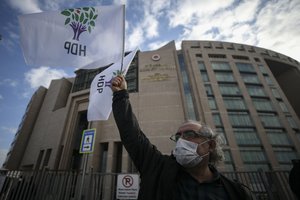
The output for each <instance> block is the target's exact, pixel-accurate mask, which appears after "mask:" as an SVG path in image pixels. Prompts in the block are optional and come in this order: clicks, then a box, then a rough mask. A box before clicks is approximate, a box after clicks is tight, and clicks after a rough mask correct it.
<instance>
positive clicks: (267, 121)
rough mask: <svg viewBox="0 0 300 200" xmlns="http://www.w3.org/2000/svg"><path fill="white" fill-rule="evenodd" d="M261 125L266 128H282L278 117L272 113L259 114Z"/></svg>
mask: <svg viewBox="0 0 300 200" xmlns="http://www.w3.org/2000/svg"><path fill="white" fill-rule="evenodd" d="M259 117H260V120H261V123H262V124H263V126H264V127H281V124H280V121H279V119H278V116H276V115H275V114H271V113H259Z"/></svg>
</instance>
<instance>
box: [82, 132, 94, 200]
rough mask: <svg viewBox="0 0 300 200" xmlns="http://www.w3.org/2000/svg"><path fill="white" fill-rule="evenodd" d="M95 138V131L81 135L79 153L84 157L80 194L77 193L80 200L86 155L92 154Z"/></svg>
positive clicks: (86, 160) (86, 161)
mask: <svg viewBox="0 0 300 200" xmlns="http://www.w3.org/2000/svg"><path fill="white" fill-rule="evenodd" d="M95 137H96V129H86V130H84V131H83V133H82V138H81V143H80V150H79V153H82V154H84V155H83V170H82V179H81V185H80V193H79V199H80V200H81V199H82V190H83V185H84V178H85V173H86V167H87V163H88V154H89V153H93V151H94V144H95Z"/></svg>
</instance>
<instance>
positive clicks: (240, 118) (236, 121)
mask: <svg viewBox="0 0 300 200" xmlns="http://www.w3.org/2000/svg"><path fill="white" fill-rule="evenodd" d="M228 116H229V120H230V123H231V125H232V126H253V123H252V120H251V117H250V115H249V114H248V113H247V112H228Z"/></svg>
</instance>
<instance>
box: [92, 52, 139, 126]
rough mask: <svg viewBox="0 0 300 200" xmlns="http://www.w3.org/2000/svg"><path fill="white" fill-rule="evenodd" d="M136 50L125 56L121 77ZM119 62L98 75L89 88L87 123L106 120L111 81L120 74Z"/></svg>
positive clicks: (110, 99) (110, 97) (109, 103)
mask: <svg viewBox="0 0 300 200" xmlns="http://www.w3.org/2000/svg"><path fill="white" fill-rule="evenodd" d="M137 50H138V49H135V50H134V51H132V52H131V53H130V54H128V55H127V56H125V58H124V61H123V69H122V71H123V73H122V74H123V75H124V76H125V75H126V73H127V71H128V68H129V65H130V63H131V61H132V59H133V58H134V56H135V54H136V52H137ZM120 68H121V60H120V61H119V62H117V63H115V64H113V65H112V66H110V67H108V68H107V69H105V70H104V71H102V72H101V73H100V74H98V75H97V76H96V77H95V78H94V80H93V82H92V83H91V88H90V98H89V107H88V114H87V118H88V121H97V120H107V119H108V117H109V115H110V113H111V110H112V94H113V92H112V90H111V88H110V84H111V79H112V78H113V77H115V76H116V74H119V73H120Z"/></svg>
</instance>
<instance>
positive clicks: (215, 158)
mask: <svg viewBox="0 0 300 200" xmlns="http://www.w3.org/2000/svg"><path fill="white" fill-rule="evenodd" d="M187 123H193V124H199V125H200V126H201V128H200V130H199V133H200V134H201V135H202V136H203V137H205V138H208V139H210V140H214V141H215V143H216V146H215V148H214V149H213V150H212V152H210V154H209V162H210V163H211V164H212V165H216V164H217V163H219V162H221V161H223V160H224V159H225V156H224V152H223V150H222V145H223V144H224V139H223V137H222V136H221V135H220V134H219V133H217V132H215V131H213V130H212V129H211V128H210V127H209V126H207V125H205V124H203V123H202V122H199V121H194V120H188V121H186V122H184V123H183V124H187Z"/></svg>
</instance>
